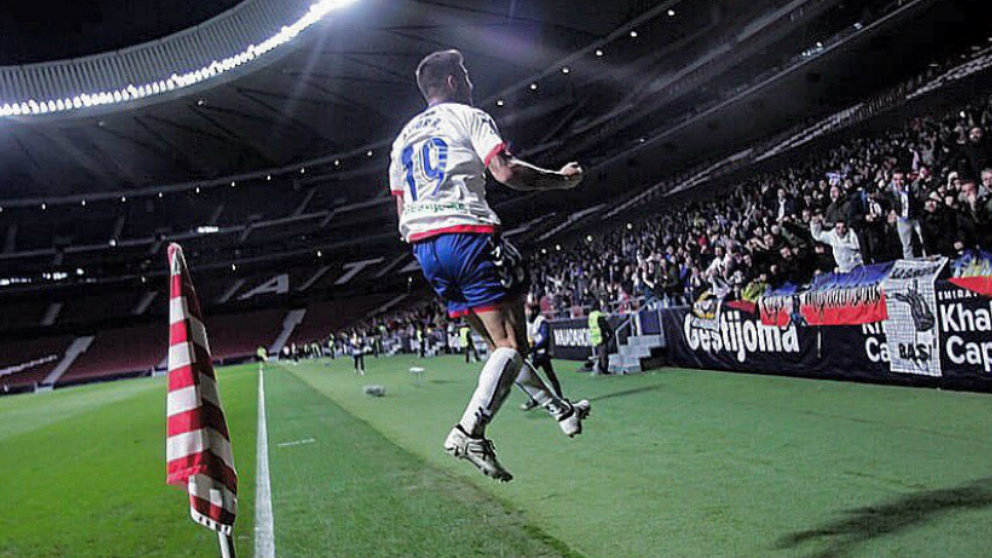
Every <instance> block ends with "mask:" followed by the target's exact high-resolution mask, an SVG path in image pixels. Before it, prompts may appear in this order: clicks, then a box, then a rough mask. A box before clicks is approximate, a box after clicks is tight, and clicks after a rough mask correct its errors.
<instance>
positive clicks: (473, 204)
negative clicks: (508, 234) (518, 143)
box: [389, 103, 506, 242]
mask: <svg viewBox="0 0 992 558" xmlns="http://www.w3.org/2000/svg"><path fill="white" fill-rule="evenodd" d="M505 149H506V144H505V143H504V142H503V140H502V138H501V137H500V135H499V130H498V129H497V127H496V123H495V122H494V121H493V119H492V117H490V116H489V115H488V114H486V113H485V112H483V111H481V110H479V109H476V108H473V107H470V106H468V105H463V104H459V103H441V104H437V105H434V106H432V107H429V108H428V109H427V110H425V111H424V112H422V113H420V114H418V115H417V116H415V117H414V118H413V119H412V120H410V122H409V123H407V125H406V126H405V127H404V128H403V131H402V132H400V135H399V137H397V138H396V141H395V142H394V143H393V148H392V152H391V161H390V165H389V189H390V191H391V192H392V194H393V195H394V196H402V197H403V212H402V214H401V215H400V224H399V227H400V234H401V235H402V236H403V238H404V239H405V240H406V241H407V242H417V241H419V240H424V239H427V238H430V237H432V236H437V235H439V234H447V233H479V234H490V233H493V232H496V231H497V230H499V225H500V221H499V218H498V217H497V216H496V214H495V213H494V212H493V210H492V209H490V207H489V205H488V204H487V203H486V167H487V166H488V164H489V161H490V160H491V158H492V157H494V156H495V155H496V154H498V153H500V152H501V151H502V150H505Z"/></svg>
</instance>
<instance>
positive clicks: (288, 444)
mask: <svg viewBox="0 0 992 558" xmlns="http://www.w3.org/2000/svg"><path fill="white" fill-rule="evenodd" d="M316 441H317V440H314V439H313V438H304V439H302V440H293V441H292V442H283V443H281V444H276V447H278V448H288V447H292V446H302V445H303V444H312V443H314V442H316Z"/></svg>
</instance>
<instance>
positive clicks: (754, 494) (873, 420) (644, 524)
mask: <svg viewBox="0 0 992 558" xmlns="http://www.w3.org/2000/svg"><path fill="white" fill-rule="evenodd" d="M367 362H368V374H367V375H366V376H364V377H356V376H355V375H354V374H353V373H352V372H351V366H350V364H351V363H350V360H343V359H339V360H336V361H326V360H325V361H311V362H303V363H301V364H299V365H292V364H269V365H267V368H266V369H267V372H266V376H265V380H266V396H267V399H266V402H267V403H266V411H267V415H268V433H269V458H270V470H271V475H272V495H273V502H272V503H273V510H274V517H275V542H276V554H277V555H278V556H284V557H302V556H321V557H324V556H360V557H373V556H397V557H399V556H402V557H407V556H452V557H469V556H479V557H484V556H506V557H516V556H542V557H545V556H546V557H559V556H585V557H590V558H592V557H616V556H699V557H711V556H802V557H815V556H823V557H828V556H838V557H842V556H851V557H856V556H910V555H913V556H938V555H939V556H983V555H990V554H992V399H990V398H989V396H987V395H980V394H970V393H954V392H942V391H935V390H923V389H911V388H899V387H885V386H874V385H864V384H853V383H838V382H826V381H811V380H800V379H793V378H783V377H774V376H754V375H742V374H724V373H712V372H702V371H691V370H662V371H657V372H650V373H646V374H641V375H636V376H624V377H589V376H587V375H582V374H576V373H573V372H572V371H573V370H574V369H575V364H574V363H567V362H557V363H556V365H557V368H558V370H559V375H560V376H561V377H562V381H563V384H564V385H565V390H566V392H567V394H568V395H570V396H572V397H573V398H576V397H586V398H589V399H590V400H592V403H593V414H592V416H591V417H590V418H589V420H588V421H587V422H586V431H585V432H584V433H583V434H582V435H581V436H579V437H577V438H575V439H572V440H569V439H567V438H565V437H564V436H563V435H562V434H561V433H560V432H559V431H558V428H557V426H556V425H555V423H554V421H552V420H551V419H549V418H548V417H547V416H546V415H544V414H543V412H542V411H539V410H537V411H531V412H529V413H524V412H522V411H520V410H518V406H519V404H520V403H521V402H522V401H523V397H522V395H521V394H520V393H519V392H515V393H514V395H512V396H511V398H510V400H509V401H508V403H507V407H506V408H505V409H504V410H503V411H502V412H501V413H500V415H499V417H498V418H497V420H496V421H495V423H494V424H493V425H492V426H491V428H490V435H491V437H492V438H493V439H494V441H495V442H496V445H497V449H498V451H499V453H500V458H501V460H502V461H503V463H504V464H505V465H506V467H507V468H509V469H510V470H511V471H512V472H513V474H514V475H515V477H516V478H515V480H514V481H513V482H512V483H510V484H507V485H501V484H497V483H495V482H493V481H492V480H490V479H488V478H485V477H483V476H482V475H481V474H479V473H478V472H477V471H476V470H475V469H474V468H473V467H472V466H470V465H469V464H467V463H466V462H463V461H456V460H454V459H452V458H450V457H448V456H447V455H445V454H444V453H443V451H442V450H441V442H442V441H443V439H444V437H445V435H446V434H447V431H448V430H449V429H450V428H451V426H452V424H453V423H454V421H455V420H456V419H457V417H458V416H460V414H461V411H462V408H463V406H464V404H465V402H466V401H467V399H468V396H469V394H470V392H471V390H472V388H473V386H474V382H475V377H476V371H477V365H465V364H464V363H463V362H462V361H461V360H460V359H459V358H457V357H440V358H435V359H429V360H424V361H421V360H418V359H416V358H409V357H395V358H383V359H373V358H369V359H367ZM411 366H424V367H425V368H426V369H427V370H426V372H425V373H424V375H423V378H422V379H420V380H419V381H418V380H417V378H416V377H415V376H414V375H412V374H410V373H409V368H410V367H411ZM256 370H257V367H256V366H240V367H230V368H223V369H220V370H219V371H218V373H219V375H220V381H221V390H222V397H223V401H224V406H225V409H226V412H227V417H228V422H229V424H230V427H231V431H232V437H233V441H234V451H235V460H236V463H237V466H238V471H239V474H240V481H241V490H240V502H239V505H240V514H239V518H238V527H237V544H238V550H239V554H240V556H242V557H250V556H252V555H253V551H254V549H253V536H254V534H253V527H254V526H253V519H254V501H253V499H254V488H255V486H254V485H255V447H256V440H255V432H256V427H257V409H256V399H257V391H256V388H257V372H256ZM373 383H375V384H382V385H384V386H385V387H386V396H385V397H383V398H372V397H369V396H367V395H365V394H364V393H363V391H362V388H363V386H365V385H367V384H373ZM165 391H166V386H165V381H164V378H155V379H142V380H132V381H124V382H117V383H113V384H104V385H96V386H87V387H81V388H74V389H68V390H63V391H56V392H53V393H47V394H37V395H28V396H15V397H6V398H0V557H2V558H8V557H10V558H13V557H17V558H24V557H33V556H74V557H98V556H170V557H171V556H212V555H216V554H217V549H216V538H215V537H214V535H213V534H212V533H211V532H210V531H207V530H206V529H203V528H202V527H199V526H196V525H194V524H193V523H192V522H191V521H190V520H189V518H188V515H187V514H188V509H187V505H186V500H185V494H184V493H183V492H182V491H181V490H179V489H176V488H174V487H169V486H166V485H165V484H164V475H165V472H164V469H165V465H164V452H165V450H164V437H165Z"/></svg>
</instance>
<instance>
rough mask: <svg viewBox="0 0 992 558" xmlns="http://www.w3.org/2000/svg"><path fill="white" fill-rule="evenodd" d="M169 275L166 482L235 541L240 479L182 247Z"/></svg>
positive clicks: (175, 248) (199, 517)
mask: <svg viewBox="0 0 992 558" xmlns="http://www.w3.org/2000/svg"><path fill="white" fill-rule="evenodd" d="M169 269H170V270H171V277H170V282H169V403H168V410H167V416H168V423H169V425H168V433H167V438H166V444H165V447H166V460H167V462H168V463H167V474H168V476H167V478H166V482H168V483H169V484H176V485H186V487H187V490H188V491H189V505H190V515H191V516H192V517H193V521H196V522H197V523H200V524H201V525H204V526H206V527H209V528H210V529H213V530H214V531H217V532H218V533H221V534H223V535H230V534H231V530H232V528H233V527H234V517H235V514H236V513H237V502H238V498H237V494H238V475H237V472H235V470H234V458H233V455H232V454H231V437H230V435H229V434H228V431H227V421H226V420H225V419H224V409H223V407H222V406H221V403H220V393H219V392H218V390H217V377H216V376H215V375H214V367H213V363H212V361H211V358H210V345H209V344H208V343H207V332H206V330H205V329H204V327H203V314H202V313H201V312H200V302H199V300H198V299H197V297H196V291H195V290H194V289H193V282H192V281H191V280H190V276H189V270H188V269H187V268H186V258H185V257H183V249H182V248H181V247H180V246H179V245H178V244H170V245H169Z"/></svg>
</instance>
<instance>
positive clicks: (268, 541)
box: [255, 372, 276, 558]
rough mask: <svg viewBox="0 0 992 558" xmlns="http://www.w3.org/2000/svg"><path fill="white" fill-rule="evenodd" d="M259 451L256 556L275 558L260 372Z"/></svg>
mask: <svg viewBox="0 0 992 558" xmlns="http://www.w3.org/2000/svg"><path fill="white" fill-rule="evenodd" d="M257 446H258V451H257V452H256V453H257V455H256V458H255V463H256V464H257V467H258V469H257V471H258V473H257V474H256V475H255V486H256V488H255V494H256V504H255V558H275V555H276V542H275V535H274V534H273V529H272V484H271V482H270V481H269V434H268V425H267V424H266V419H265V373H264V372H259V373H258V442H257Z"/></svg>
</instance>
